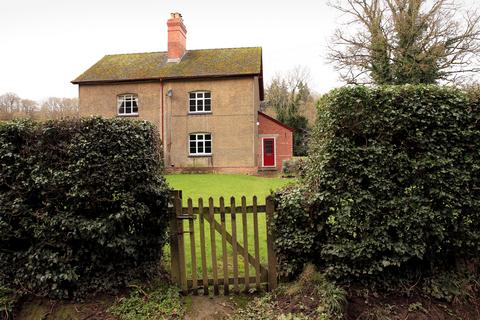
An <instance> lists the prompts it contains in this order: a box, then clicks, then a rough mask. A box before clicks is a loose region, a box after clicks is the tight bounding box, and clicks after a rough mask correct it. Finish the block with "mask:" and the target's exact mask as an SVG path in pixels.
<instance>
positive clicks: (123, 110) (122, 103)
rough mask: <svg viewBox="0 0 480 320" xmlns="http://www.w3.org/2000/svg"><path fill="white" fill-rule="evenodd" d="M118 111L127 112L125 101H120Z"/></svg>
mask: <svg viewBox="0 0 480 320" xmlns="http://www.w3.org/2000/svg"><path fill="white" fill-rule="evenodd" d="M118 113H125V103H124V102H123V101H122V102H120V107H118Z"/></svg>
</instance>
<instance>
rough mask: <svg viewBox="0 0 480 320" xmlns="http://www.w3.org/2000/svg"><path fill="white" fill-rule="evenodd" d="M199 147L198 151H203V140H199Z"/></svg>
mask: <svg viewBox="0 0 480 320" xmlns="http://www.w3.org/2000/svg"><path fill="white" fill-rule="evenodd" d="M197 148H198V151H197V152H198V153H203V142H199V143H198V146H197Z"/></svg>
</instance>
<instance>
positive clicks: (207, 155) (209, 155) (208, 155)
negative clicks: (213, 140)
mask: <svg viewBox="0 0 480 320" xmlns="http://www.w3.org/2000/svg"><path fill="white" fill-rule="evenodd" d="M188 157H189V158H211V157H212V154H189V155H188Z"/></svg>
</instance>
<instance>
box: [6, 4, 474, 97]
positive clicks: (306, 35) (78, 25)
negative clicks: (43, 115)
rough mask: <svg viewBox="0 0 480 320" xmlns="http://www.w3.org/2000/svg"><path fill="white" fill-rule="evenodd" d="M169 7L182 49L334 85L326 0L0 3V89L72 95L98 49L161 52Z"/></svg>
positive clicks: (331, 13) (318, 85) (332, 15)
mask: <svg viewBox="0 0 480 320" xmlns="http://www.w3.org/2000/svg"><path fill="white" fill-rule="evenodd" d="M464 1H466V2H469V3H471V4H473V3H477V1H478V0H464ZM175 11H178V12H180V13H182V15H183V18H184V22H185V25H186V27H187V31H188V33H187V49H206V48H224V47H249V46H261V47H263V61H264V75H265V79H266V82H268V79H269V78H271V77H272V76H273V75H274V74H276V73H282V72H286V71H288V70H290V69H292V68H294V67H295V66H298V65H301V66H306V67H308V68H309V69H310V73H311V80H312V81H311V86H312V88H313V89H314V90H316V91H318V92H320V93H323V92H326V91H328V90H330V89H331V88H333V87H336V86H339V85H340V83H339V82H338V81H337V79H338V76H337V73H336V72H335V71H334V70H333V68H332V67H331V66H330V65H328V64H327V63H326V60H325V56H326V52H327V51H326V45H327V42H328V40H329V38H330V37H331V35H332V33H333V30H334V29H335V28H336V27H337V26H338V22H336V18H338V17H339V15H338V13H337V12H336V11H335V10H334V9H332V8H330V7H328V6H327V0H289V1H285V0H240V1H239V0H235V1H231V0H202V1H198V0H176V1H173V0H130V1H126V0H0V94H2V93H4V92H15V93H17V94H18V95H20V96H21V97H22V98H30V99H36V100H41V99H44V98H46V97H49V96H65V97H75V96H77V87H76V86H75V85H73V84H71V83H70V81H71V80H73V79H74V78H75V77H77V76H78V75H80V74H81V73H82V72H83V71H85V70H86V69H87V68H89V67H90V66H91V65H93V64H94V63H95V62H96V61H98V60H99V59H100V58H102V57H103V56H104V55H105V54H115V53H129V52H149V51H165V50H166V49H167V27H166V22H167V19H168V18H169V16H170V12H175Z"/></svg>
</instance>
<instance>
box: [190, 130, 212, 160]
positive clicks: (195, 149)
mask: <svg viewBox="0 0 480 320" xmlns="http://www.w3.org/2000/svg"><path fill="white" fill-rule="evenodd" d="M189 154H190V155H191V156H208V155H211V154H212V134H211V133H192V134H190V135H189Z"/></svg>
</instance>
